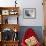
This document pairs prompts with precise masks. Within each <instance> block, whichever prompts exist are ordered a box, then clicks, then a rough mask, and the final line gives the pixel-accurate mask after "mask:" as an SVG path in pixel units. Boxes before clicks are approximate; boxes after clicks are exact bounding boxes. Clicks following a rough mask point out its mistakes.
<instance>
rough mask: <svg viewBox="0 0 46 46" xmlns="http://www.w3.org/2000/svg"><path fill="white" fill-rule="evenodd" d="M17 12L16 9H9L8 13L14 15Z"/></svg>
mask: <svg viewBox="0 0 46 46" xmlns="http://www.w3.org/2000/svg"><path fill="white" fill-rule="evenodd" d="M17 13H18V12H17V11H16V10H10V12H9V14H10V15H16V14H17Z"/></svg>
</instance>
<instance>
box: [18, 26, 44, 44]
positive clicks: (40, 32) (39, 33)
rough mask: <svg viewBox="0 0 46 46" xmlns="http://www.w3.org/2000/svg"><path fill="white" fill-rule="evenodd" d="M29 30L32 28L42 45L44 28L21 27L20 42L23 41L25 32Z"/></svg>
mask: <svg viewBox="0 0 46 46" xmlns="http://www.w3.org/2000/svg"><path fill="white" fill-rule="evenodd" d="M28 28H32V29H33V30H34V31H35V32H36V34H37V37H38V39H39V41H40V42H41V43H43V33H42V32H43V30H42V26H21V27H20V32H19V39H20V41H21V40H22V38H23V35H24V33H25V31H26V30H27V29H28Z"/></svg>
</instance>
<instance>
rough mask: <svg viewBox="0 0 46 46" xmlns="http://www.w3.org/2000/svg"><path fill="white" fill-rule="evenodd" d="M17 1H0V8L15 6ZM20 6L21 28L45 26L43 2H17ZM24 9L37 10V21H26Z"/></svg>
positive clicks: (30, 0)
mask: <svg viewBox="0 0 46 46" xmlns="http://www.w3.org/2000/svg"><path fill="white" fill-rule="evenodd" d="M14 1H15V0H9V1H8V0H0V6H2V7H4V6H14V5H15V3H14ZM17 3H18V5H19V6H20V17H19V24H20V25H21V26H43V6H42V0H17ZM23 8H36V19H24V18H23Z"/></svg>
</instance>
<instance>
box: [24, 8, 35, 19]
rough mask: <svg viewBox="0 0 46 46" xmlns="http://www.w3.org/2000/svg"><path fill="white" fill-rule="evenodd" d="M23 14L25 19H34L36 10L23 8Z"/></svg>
mask: <svg viewBox="0 0 46 46" xmlns="http://www.w3.org/2000/svg"><path fill="white" fill-rule="evenodd" d="M23 14H24V18H25V19H33V18H36V8H24V9H23Z"/></svg>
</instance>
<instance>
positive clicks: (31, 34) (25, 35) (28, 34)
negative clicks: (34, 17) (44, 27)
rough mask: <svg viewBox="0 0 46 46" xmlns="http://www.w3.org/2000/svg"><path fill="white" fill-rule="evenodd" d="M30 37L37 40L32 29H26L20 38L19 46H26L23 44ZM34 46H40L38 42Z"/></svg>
mask: <svg viewBox="0 0 46 46" xmlns="http://www.w3.org/2000/svg"><path fill="white" fill-rule="evenodd" d="M32 36H34V37H35V38H36V39H37V35H36V33H35V32H34V31H33V29H32V28H29V29H27V31H26V32H25V34H24V37H23V38H22V42H21V46H27V45H26V43H25V40H26V39H28V38H30V37H32ZM37 41H38V40H37ZM35 46H41V44H40V42H39V41H38V42H37V44H36V45H35Z"/></svg>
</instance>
